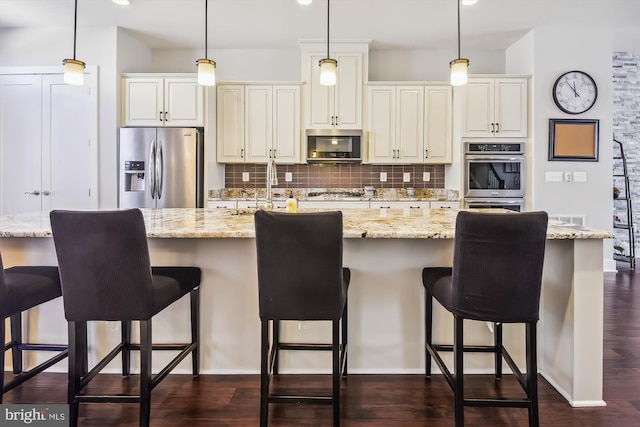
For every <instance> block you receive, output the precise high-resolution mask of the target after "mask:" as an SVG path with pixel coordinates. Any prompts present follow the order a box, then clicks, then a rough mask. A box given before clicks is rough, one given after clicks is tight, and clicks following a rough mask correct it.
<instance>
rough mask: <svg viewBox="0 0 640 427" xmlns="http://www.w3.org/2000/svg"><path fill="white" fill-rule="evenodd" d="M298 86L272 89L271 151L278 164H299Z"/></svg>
mask: <svg viewBox="0 0 640 427" xmlns="http://www.w3.org/2000/svg"><path fill="white" fill-rule="evenodd" d="M300 143H301V141H300V86H274V87H273V142H272V145H273V150H274V156H275V158H276V162H278V163H300V162H301V159H300V152H301V146H300Z"/></svg>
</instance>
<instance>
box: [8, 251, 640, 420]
mask: <svg viewBox="0 0 640 427" xmlns="http://www.w3.org/2000/svg"><path fill="white" fill-rule="evenodd" d="M618 267H619V270H620V271H619V273H617V274H613V273H606V274H605V300H604V301H605V310H604V313H605V324H604V329H605V330H604V336H605V341H604V398H605V401H606V402H607V406H606V407H602V408H580V409H574V408H571V407H570V406H569V405H568V404H567V402H566V401H565V400H564V399H563V398H562V397H561V396H560V395H559V394H558V393H557V392H556V391H555V390H554V389H553V388H552V387H551V386H549V384H548V383H547V382H546V381H545V380H544V379H543V378H542V377H540V379H539V387H540V393H539V396H540V423H541V425H543V426H554V427H556V426H559V427H563V426H589V427H597V426H603V427H604V426H607V427H610V426H615V427H624V426H634V427H636V426H639V425H640V273H638V274H636V275H634V273H633V272H632V271H629V269H628V265H627V264H622V263H619V264H618ZM6 375H7V376H8V375H9V374H8V373H7V374H6ZM467 378H469V377H467ZM99 380H100V381H98V380H96V381H98V382H96V383H95V384H94V386H95V387H100V388H104V389H109V390H111V391H113V392H118V391H122V390H126V391H130V390H129V389H131V390H135V389H136V385H135V383H136V381H137V376H133V377H131V378H129V379H123V378H122V377H120V376H118V375H109V376H106V377H103V378H99ZM278 381H280V382H279V384H278V385H279V386H282V387H291V388H296V387H302V388H303V389H304V390H307V391H308V390H312V389H315V388H318V387H321V386H328V385H329V384H328V382H327V378H326V377H322V376H305V377H296V378H293V379H292V378H286V379H284V378H283V379H280V380H278ZM467 386H468V393H476V392H479V393H482V392H498V393H504V394H505V395H507V394H508V393H514V392H515V393H518V392H520V389H519V386H518V385H517V384H516V382H515V381H514V380H513V379H512V378H507V379H505V380H504V381H503V383H502V384H501V385H500V386H499V387H498V386H496V385H495V383H494V381H493V380H492V377H491V376H473V378H472V379H469V380H468V381H467ZM342 390H343V399H342V408H343V416H342V425H343V426H344V427H354V426H362V427H364V426H367V427H375V426H380V427H418V426H427V425H428V426H453V411H452V405H453V401H452V393H451V391H450V390H449V388H448V386H447V384H446V382H445V381H444V379H443V378H442V377H441V376H434V377H433V378H432V379H431V380H430V381H425V379H424V377H422V376H421V375H350V376H349V378H348V379H347V381H346V382H345V385H344V386H343V389H342ZM258 399H259V381H258V376H257V375H228V376H219V375H202V376H200V377H199V378H197V379H193V378H192V377H191V376H187V375H170V376H169V377H168V378H167V379H165V380H164V381H163V382H162V383H161V384H160V385H159V386H158V387H157V388H156V389H155V390H154V392H153V397H152V404H153V407H152V413H151V425H152V426H155V427H161V426H163V427H164V426H166V427H169V426H171V427H175V426H191V427H197V426H220V427H224V426H229V427H240V426H243V427H244V426H247V427H249V426H257V425H258ZM65 401H66V375H64V374H50V373H46V374H41V375H40V376H38V377H36V378H34V379H32V380H31V381H30V382H27V383H26V384H24V385H22V386H20V387H18V388H17V389H15V390H13V391H11V392H9V393H7V394H6V395H5V398H4V402H5V403H63V402H65ZM270 415H271V422H270V425H271V426H274V427H275V426H279V427H285V426H286V427H294V426H295V427H299V426H330V425H331V411H330V407H324V406H320V407H318V406H311V405H300V406H292V405H272V406H271V413H270ZM465 416H466V421H467V425H468V426H526V425H527V417H526V410H523V409H484V408H468V409H466V411H465ZM137 423H138V413H137V406H136V405H131V404H123V405H114V404H91V405H89V404H85V405H82V406H81V423H80V424H81V425H82V426H135V425H137Z"/></svg>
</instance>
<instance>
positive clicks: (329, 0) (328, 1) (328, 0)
mask: <svg viewBox="0 0 640 427" xmlns="http://www.w3.org/2000/svg"><path fill="white" fill-rule="evenodd" d="M76 1H77V0H76ZM330 3H331V0H327V58H328V57H329V4H330Z"/></svg>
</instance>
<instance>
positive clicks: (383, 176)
mask: <svg viewBox="0 0 640 427" xmlns="http://www.w3.org/2000/svg"><path fill="white" fill-rule="evenodd" d="M386 180H387V173H386V172H380V182H386Z"/></svg>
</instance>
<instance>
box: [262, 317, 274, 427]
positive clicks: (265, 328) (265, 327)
mask: <svg viewBox="0 0 640 427" xmlns="http://www.w3.org/2000/svg"><path fill="white" fill-rule="evenodd" d="M273 322H274V323H275V322H277V320H274V321H273ZM260 323H261V335H262V336H261V338H260V427H267V423H268V420H269V400H268V394H269V321H268V320H261V321H260Z"/></svg>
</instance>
